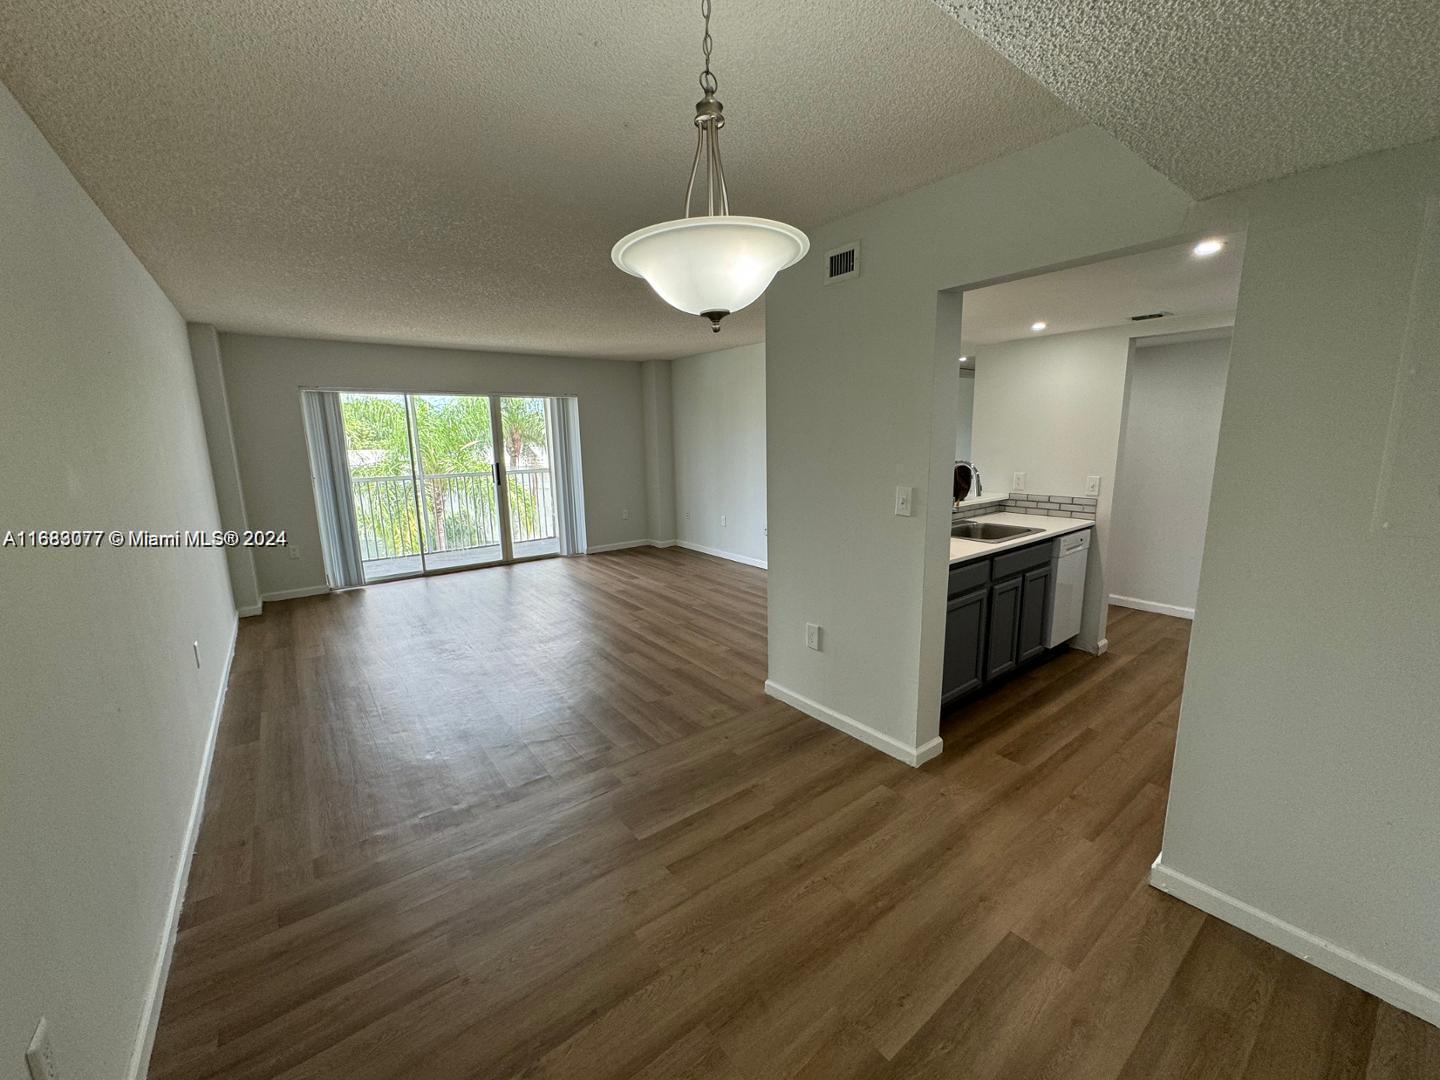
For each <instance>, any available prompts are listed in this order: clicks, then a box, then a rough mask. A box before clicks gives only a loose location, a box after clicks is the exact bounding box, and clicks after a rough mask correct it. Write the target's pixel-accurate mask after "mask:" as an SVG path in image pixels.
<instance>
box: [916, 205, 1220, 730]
mask: <svg viewBox="0 0 1440 1080" xmlns="http://www.w3.org/2000/svg"><path fill="white" fill-rule="evenodd" d="M1244 240H1245V238H1244V235H1243V234H1242V233H1238V232H1236V233H1232V234H1227V235H1224V236H1216V237H1208V238H1198V237H1197V238H1194V239H1191V240H1188V241H1185V242H1182V243H1175V242H1172V243H1169V244H1166V245H1163V246H1157V247H1153V248H1149V249H1146V250H1143V251H1136V252H1131V253H1128V254H1123V255H1115V256H1108V257H1103V258H1099V259H1095V260H1091V261H1088V262H1086V263H1083V264H1077V265H1073V266H1069V267H1065V268H1061V269H1056V270H1049V271H1043V272H1040V273H1036V274H1031V275H1027V276H1023V277H1018V278H1012V279H1008V280H1005V281H1001V282H996V283H982V284H979V285H976V286H972V287H967V288H965V289H963V290H949V291H946V292H942V293H941V294H940V297H939V306H938V309H937V318H938V323H937V330H938V333H937V352H938V353H939V359H941V360H942V361H943V362H945V363H947V364H951V365H953V367H952V368H951V371H952V372H953V373H954V375H953V377H954V379H955V382H954V383H953V384H952V385H953V386H954V389H953V390H952V391H951V393H953V394H954V395H955V396H954V397H953V399H952V400H954V401H955V403H956V405H955V408H956V424H955V432H956V436H955V471H954V477H953V486H952V490H951V492H950V494H951V495H952V496H953V499H952V500H951V509H952V519H951V529H950V546H949V555H950V560H949V566H948V573H947V575H946V576H945V577H944V578H941V579H940V580H944V581H946V582H947V593H946V609H945V610H946V622H945V637H944V652H943V664H942V670H941V679H940V682H941V687H940V691H941V692H940V701H941V710H942V714H943V715H945V716H946V717H953V716H955V714H957V713H959V714H963V713H964V711H965V707H966V705H967V703H969V702H973V701H974V700H975V699H976V698H977V697H979V696H980V695H981V694H982V693H985V692H987V691H988V690H989V689H991V688H992V687H994V686H996V685H998V683H999V682H1000V681H1001V680H1003V679H1009V678H1013V677H1015V676H1016V675H1017V674H1019V673H1020V672H1022V671H1023V670H1025V667H1026V664H1027V663H1028V664H1031V665H1038V664H1041V663H1044V662H1046V661H1048V660H1051V659H1056V658H1058V657H1059V656H1060V654H1061V652H1062V651H1063V650H1065V649H1067V648H1069V649H1078V650H1080V651H1083V652H1088V653H1095V654H1098V653H1104V652H1107V651H1108V650H1110V648H1111V646H1112V644H1114V642H1112V640H1111V637H1110V634H1109V630H1110V626H1109V622H1110V620H1109V608H1110V606H1111V605H1112V604H1115V605H1119V606H1123V607H1124V608H1131V609H1139V610H1142V611H1146V612H1151V613H1155V614H1160V615H1167V616H1179V617H1181V618H1186V619H1188V618H1193V615H1194V605H1195V588H1196V579H1197V578H1198V573H1199V561H1200V560H1199V556H1200V551H1201V549H1202V548H1203V545H1204V536H1205V519H1206V511H1207V509H1208V504H1209V492H1210V480H1211V476H1212V473H1213V469H1214V461H1215V442H1216V438H1217V435H1218V429H1219V423H1220V411H1221V406H1222V403H1223V397H1224V387H1225V368H1226V360H1227V357H1228V347H1229V333H1230V327H1231V326H1232V325H1233V323H1234V312H1235V310H1236V306H1237V302H1238V295H1239V287H1240V274H1241V267H1242V262H1243V254H1244ZM1197 241H1198V242H1197ZM987 530H988V532H987ZM987 545H988V546H987ZM1032 564H1033V565H1032ZM937 577H938V575H937ZM1027 620H1028V621H1027ZM1132 622H1133V620H1128V619H1127V620H1126V624H1125V625H1126V626H1127V627H1128V626H1130V625H1131V623H1132ZM1136 625H1139V624H1136ZM1164 625H1167V624H1165V623H1164V621H1163V620H1162V621H1159V622H1154V621H1152V622H1149V623H1146V624H1145V626H1146V627H1148V628H1149V632H1159V631H1157V630H1156V627H1159V626H1164ZM1128 633H1129V631H1127V630H1125V629H1124V628H1122V629H1121V634H1122V637H1123V636H1125V635H1126V634H1128ZM1164 633H1165V634H1168V635H1170V636H1171V637H1174V638H1176V639H1177V640H1178V638H1179V637H1180V636H1181V635H1183V634H1188V627H1183V626H1182V625H1179V624H1177V625H1174V626H1169V628H1168V629H1166V630H1164ZM1027 643H1028V647H1027ZM1122 644H1123V646H1124V647H1125V648H1131V647H1133V646H1134V645H1135V642H1133V641H1128V640H1127V641H1125V642H1123V643H1122Z"/></svg>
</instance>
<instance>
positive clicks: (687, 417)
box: [671, 344, 769, 566]
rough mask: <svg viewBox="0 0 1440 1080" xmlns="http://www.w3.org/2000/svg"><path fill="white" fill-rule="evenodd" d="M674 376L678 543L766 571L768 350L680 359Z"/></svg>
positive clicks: (741, 348)
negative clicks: (766, 359) (766, 400)
mask: <svg viewBox="0 0 1440 1080" xmlns="http://www.w3.org/2000/svg"><path fill="white" fill-rule="evenodd" d="M671 374H672V389H673V394H674V415H675V502H676V535H677V538H678V539H679V542H680V544H681V546H683V547H688V548H692V549H694V550H696V551H703V552H707V553H708V554H711V555H719V556H720V557H722V558H728V559H735V560H737V561H740V562H745V563H749V564H751V565H755V566H764V565H766V562H767V560H768V555H769V551H768V543H767V539H766V535H765V530H766V528H767V521H768V516H767V515H768V508H767V506H766V484H765V440H766V432H765V346H764V345H763V344H761V345H741V346H739V347H737V348H733V349H721V350H719V351H717V352H708V353H700V354H698V355H696V356H686V357H682V358H681V359H679V360H676V361H674V362H673V364H672V366H671Z"/></svg>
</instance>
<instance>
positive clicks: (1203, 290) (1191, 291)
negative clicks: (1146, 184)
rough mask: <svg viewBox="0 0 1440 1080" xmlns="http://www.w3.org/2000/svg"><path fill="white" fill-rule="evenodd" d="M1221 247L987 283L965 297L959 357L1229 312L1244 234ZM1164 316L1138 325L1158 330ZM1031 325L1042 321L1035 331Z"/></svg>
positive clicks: (1186, 248) (1187, 247) (1163, 251)
mask: <svg viewBox="0 0 1440 1080" xmlns="http://www.w3.org/2000/svg"><path fill="white" fill-rule="evenodd" d="M1223 239H1224V241H1225V247H1224V248H1222V249H1221V250H1220V252H1219V253H1218V254H1216V255H1212V256H1210V257H1209V258H1203V259H1202V258H1197V257H1196V256H1195V254H1194V252H1193V250H1192V249H1193V244H1188V243H1187V244H1182V245H1180V246H1177V247H1167V248H1160V249H1157V250H1155V251H1144V252H1140V253H1137V254H1134V255H1124V256H1121V257H1120V258H1117V259H1106V260H1105V261H1103V262H1095V263H1088V264H1087V265H1085V266H1073V267H1070V268H1069V269H1066V270H1055V271H1052V272H1050V273H1048V274H1037V275H1035V276H1034V277H1027V278H1020V279H1018V280H1016V281H1006V282H1002V283H1001V284H999V285H987V286H986V287H985V288H983V289H972V290H969V291H967V292H966V293H965V297H964V300H963V302H962V305H961V314H960V333H961V338H962V343H961V350H960V351H961V352H962V353H970V352H973V351H974V350H975V349H977V348H978V347H980V346H982V345H993V344H995V343H996V342H999V341H1013V340H1015V339H1017V338H1034V337H1046V336H1048V335H1051V334H1068V333H1073V332H1074V331H1076V330H1096V329H1099V328H1100V327H1102V326H1122V325H1127V324H1129V323H1130V319H1131V316H1132V315H1146V314H1151V313H1153V312H1158V311H1168V312H1170V313H1171V315H1172V316H1184V315H1213V314H1220V313H1225V314H1232V315H1233V313H1234V311H1235V305H1236V302H1237V300H1238V299H1239V295H1240V264H1241V263H1242V261H1243V260H1244V257H1245V237H1244V235H1243V234H1234V235H1225V236H1223ZM1165 321H1166V320H1165V319H1155V320H1149V321H1147V322H1146V323H1144V325H1145V326H1147V327H1149V328H1150V331H1147V332H1153V331H1154V330H1155V329H1157V328H1160V329H1161V330H1162V332H1163V327H1164V325H1165ZM1036 322H1044V323H1045V324H1046V326H1045V329H1044V330H1043V331H1038V332H1037V331H1033V330H1031V329H1030V327H1031V326H1032V325H1033V324H1035V323H1036Z"/></svg>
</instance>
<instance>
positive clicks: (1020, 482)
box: [1010, 472, 1025, 491]
mask: <svg viewBox="0 0 1440 1080" xmlns="http://www.w3.org/2000/svg"><path fill="white" fill-rule="evenodd" d="M1010 490H1011V491H1024V490H1025V474H1024V473H1023V472H1017V473H1016V474H1015V475H1014V476H1012V477H1011V478H1010Z"/></svg>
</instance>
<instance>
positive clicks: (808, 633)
mask: <svg viewBox="0 0 1440 1080" xmlns="http://www.w3.org/2000/svg"><path fill="white" fill-rule="evenodd" d="M805 647H806V648H807V649H814V650H815V651H816V652H819V651H820V624H819V623H813V622H807V623H806V624H805Z"/></svg>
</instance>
